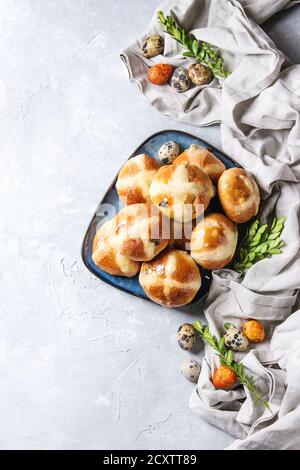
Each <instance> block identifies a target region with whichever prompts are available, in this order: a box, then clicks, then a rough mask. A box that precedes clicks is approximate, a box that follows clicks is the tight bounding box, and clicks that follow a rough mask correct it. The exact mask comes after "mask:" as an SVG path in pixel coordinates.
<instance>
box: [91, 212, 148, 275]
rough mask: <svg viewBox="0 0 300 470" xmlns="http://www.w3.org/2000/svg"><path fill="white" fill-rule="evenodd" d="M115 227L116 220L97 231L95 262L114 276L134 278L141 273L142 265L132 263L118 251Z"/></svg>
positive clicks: (94, 251)
mask: <svg viewBox="0 0 300 470" xmlns="http://www.w3.org/2000/svg"><path fill="white" fill-rule="evenodd" d="M115 227H116V225H115V219H112V220H109V221H108V222H106V223H105V224H104V225H102V227H101V228H100V229H99V230H98V231H97V233H96V235H95V237H94V241H93V252H92V257H93V261H94V263H95V264H96V266H98V267H99V268H100V269H102V270H103V271H105V272H107V273H109V274H112V275H113V276H125V277H133V276H135V275H136V274H137V273H138V272H139V270H140V263H137V262H136V261H132V260H131V259H129V258H128V257H127V256H124V255H122V254H121V253H120V252H119V250H118V249H116V246H115V241H116V235H115Z"/></svg>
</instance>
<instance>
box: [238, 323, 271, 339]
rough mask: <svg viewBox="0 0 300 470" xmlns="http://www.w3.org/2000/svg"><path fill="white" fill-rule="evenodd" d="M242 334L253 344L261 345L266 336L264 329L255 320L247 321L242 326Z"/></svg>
mask: <svg viewBox="0 0 300 470" xmlns="http://www.w3.org/2000/svg"><path fill="white" fill-rule="evenodd" d="M243 333H244V335H246V336H247V338H248V339H249V340H250V341H252V342H253V343H261V342H262V341H264V339H265V336H266V333H265V330H264V327H263V326H262V324H261V323H260V322H259V321H257V320H247V321H246V323H245V324H244V326H243Z"/></svg>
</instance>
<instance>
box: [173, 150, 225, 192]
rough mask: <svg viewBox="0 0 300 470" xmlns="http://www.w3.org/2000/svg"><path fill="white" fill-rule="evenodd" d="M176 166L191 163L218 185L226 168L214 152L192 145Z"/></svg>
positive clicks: (179, 158)
mask: <svg viewBox="0 0 300 470" xmlns="http://www.w3.org/2000/svg"><path fill="white" fill-rule="evenodd" d="M174 163H175V164H177V165H178V164H180V163H189V164H190V165H195V166H196V167H198V168H200V170H203V171H204V172H205V173H206V174H207V175H208V176H209V177H210V179H211V180H212V182H213V183H214V184H216V183H217V181H218V179H219V178H220V176H221V174H222V173H223V172H224V171H225V170H226V167H225V165H224V163H223V162H221V160H219V159H218V158H217V157H216V156H215V155H214V154H213V153H212V152H210V151H209V150H207V149H206V148H205V147H201V146H200V145H196V144H192V145H191V146H190V148H188V149H186V150H185V151H184V152H183V153H181V154H180V155H179V156H178V157H177V158H176V159H175V161H174Z"/></svg>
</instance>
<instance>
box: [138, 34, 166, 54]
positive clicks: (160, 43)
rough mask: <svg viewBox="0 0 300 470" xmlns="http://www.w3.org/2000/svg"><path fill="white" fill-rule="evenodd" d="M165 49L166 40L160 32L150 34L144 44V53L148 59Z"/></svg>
mask: <svg viewBox="0 0 300 470" xmlns="http://www.w3.org/2000/svg"><path fill="white" fill-rule="evenodd" d="M163 50H164V40H163V38H162V37H161V36H160V35H159V34H153V35H152V36H149V37H148V38H147V39H146V40H145V42H144V43H143V45H142V54H143V56H144V57H146V58H147V59H150V58H151V57H155V56H156V55H158V54H161V53H162V52H163Z"/></svg>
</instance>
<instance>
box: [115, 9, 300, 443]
mask: <svg viewBox="0 0 300 470" xmlns="http://www.w3.org/2000/svg"><path fill="white" fill-rule="evenodd" d="M296 3H299V2H298V1H289V0H276V1H271V0H241V1H240V2H238V1H235V0H181V1H179V0H168V1H166V2H165V3H164V4H162V5H161V6H160V7H159V8H158V10H163V11H164V13H166V14H169V13H170V12H171V13H172V14H173V15H175V16H176V18H177V20H178V22H179V23H180V24H181V26H182V27H184V28H186V29H187V30H188V31H192V32H193V34H194V35H195V37H196V38H197V39H199V40H203V41H207V42H209V43H211V44H213V45H214V46H215V47H217V48H219V49H220V50H221V53H222V57H223V58H224V63H225V65H226V67H227V69H228V70H230V72H231V75H230V76H229V77H228V78H226V79H225V80H224V79H220V80H219V79H216V78H215V79H214V80H213V81H212V82H211V83H210V84H209V85H207V86H205V87H202V88H192V89H190V90H188V92H186V93H182V94H177V93H175V92H173V90H171V89H170V87H168V86H166V87H155V86H152V85H151V84H150V83H149V82H148V80H147V78H146V73H147V70H148V69H149V67H150V66H151V65H153V64H154V63H159V62H162V61H163V62H167V63H172V65H175V66H177V65H183V64H184V66H187V65H188V64H189V63H190V62H191V61H192V60H190V59H185V58H183V56H182V52H183V50H182V48H181V46H180V45H178V43H176V42H175V41H174V40H172V39H170V38H169V37H168V36H167V35H164V37H165V50H164V54H163V56H162V55H160V56H157V57H155V58H153V59H145V58H144V57H142V55H141V52H140V48H141V44H142V41H143V40H144V39H145V37H146V36H147V35H149V34H154V33H159V34H162V35H163V34H164V33H163V32H162V29H161V28H160V26H159V25H158V23H157V19H156V13H155V14H154V17H153V20H152V21H151V23H150V25H149V28H148V29H147V30H146V31H145V33H144V34H143V35H142V36H141V37H140V38H138V39H137V40H136V41H134V42H133V43H132V44H131V45H130V46H129V47H128V48H126V49H125V50H124V51H122V53H121V58H122V60H123V62H124V64H125V65H126V68H127V70H128V74H129V77H130V79H131V80H132V81H133V82H134V83H135V84H136V85H137V86H138V87H139V90H140V91H141V92H142V93H143V94H144V96H145V98H146V99H147V100H148V101H149V103H150V104H151V105H152V106H154V107H155V108H156V109H157V110H158V111H159V112H161V113H163V114H165V115H167V116H169V117H171V118H173V119H176V120H178V121H180V122H185V123H189V124H192V125H195V126H206V125H210V124H212V123H217V122H219V123H220V130H221V140H222V147H223V150H224V152H225V153H227V154H228V155H229V156H230V157H231V158H232V159H233V160H234V161H236V162H238V163H239V164H240V165H241V166H243V167H244V168H246V169H247V170H249V171H251V172H252V173H253V174H254V176H255V178H256V179H257V181H258V183H259V186H260V189H261V197H262V203H261V208H260V213H259V217H260V218H261V220H262V221H264V222H266V221H268V220H270V219H272V218H273V217H274V216H277V217H279V216H286V217H287V219H286V222H285V228H284V231H283V233H282V238H283V240H284V241H285V246H284V248H283V253H282V254H280V255H276V256H273V257H271V258H268V259H265V260H262V261H260V262H259V263H257V264H255V265H254V266H253V267H252V268H251V269H250V270H249V271H248V272H247V273H246V275H245V276H241V275H239V274H237V273H235V272H234V271H232V270H229V269H222V270H218V271H215V272H214V273H213V282H212V286H211V289H210V292H209V295H208V297H207V300H206V304H205V312H204V313H205V316H206V319H207V322H208V324H209V327H210V329H211V331H212V333H213V334H215V335H216V336H217V337H218V338H220V337H221V335H222V334H223V332H224V323H225V322H231V323H234V324H235V325H236V326H237V327H239V326H242V322H243V320H244V319H247V318H249V317H251V318H254V319H258V320H260V321H262V322H263V323H264V326H265V329H266V338H267V339H266V341H264V342H263V343H262V344H252V345H251V347H252V349H251V351H250V352H249V353H247V354H245V353H239V354H236V355H235V357H236V359H237V360H238V361H243V363H244V366H245V369H246V371H247V373H249V374H250V375H253V377H254V380H255V383H256V385H257V387H258V388H259V389H260V391H261V393H262V394H263V396H264V397H265V398H266V399H267V400H268V401H269V404H270V408H271V411H270V410H268V409H267V408H264V407H263V406H257V404H256V403H255V402H254V401H253V398H252V396H251V395H250V394H249V392H248V390H247V389H244V388H241V387H239V388H236V389H233V390H230V391H224V390H216V389H215V388H214V386H213V384H212V382H211V377H212V374H213V371H214V368H215V367H216V366H217V365H218V360H217V358H216V356H215V355H214V353H213V352H212V350H211V349H210V348H209V347H205V359H204V360H203V364H202V370H201V374H200V377H199V382H198V384H197V388H196V389H195V390H194V392H193V394H192V396H191V399H190V407H191V409H192V410H193V411H194V412H195V413H197V414H198V415H199V416H200V417H201V418H203V419H205V420H207V421H208V422H210V423H211V424H213V425H215V426H218V427H220V428H222V429H224V430H226V431H227V432H228V433H230V434H232V435H234V436H236V437H237V438H238V440H237V441H236V442H235V443H234V444H233V445H232V446H231V447H230V448H231V449H286V448H290V449H297V448H298V449H299V448H300V432H299V431H300V425H299V422H300V419H299V418H300V400H299V396H300V394H299V383H300V380H299V379H300V377H299V373H298V370H300V353H298V351H300V347H299V346H300V339H298V338H300V310H297V308H299V295H298V292H299V288H300V229H299V226H300V139H299V135H300V65H291V64H290V62H289V59H288V58H287V57H285V55H284V54H283V53H282V52H281V51H280V50H279V49H278V48H277V47H276V45H275V44H274V43H273V41H272V40H271V39H270V38H269V37H268V36H267V35H266V34H265V33H264V32H263V31H262V29H261V28H260V26H259V25H260V24H262V23H263V22H264V21H266V19H268V18H269V17H271V16H272V15H274V14H275V13H276V12H278V11H280V10H282V9H284V8H289V7H291V6H292V5H294V4H296ZM293 312H295V313H293ZM297 394H298V395H297ZM297 420H298V421H297ZM282 433H286V435H285V436H283V434H282Z"/></svg>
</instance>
